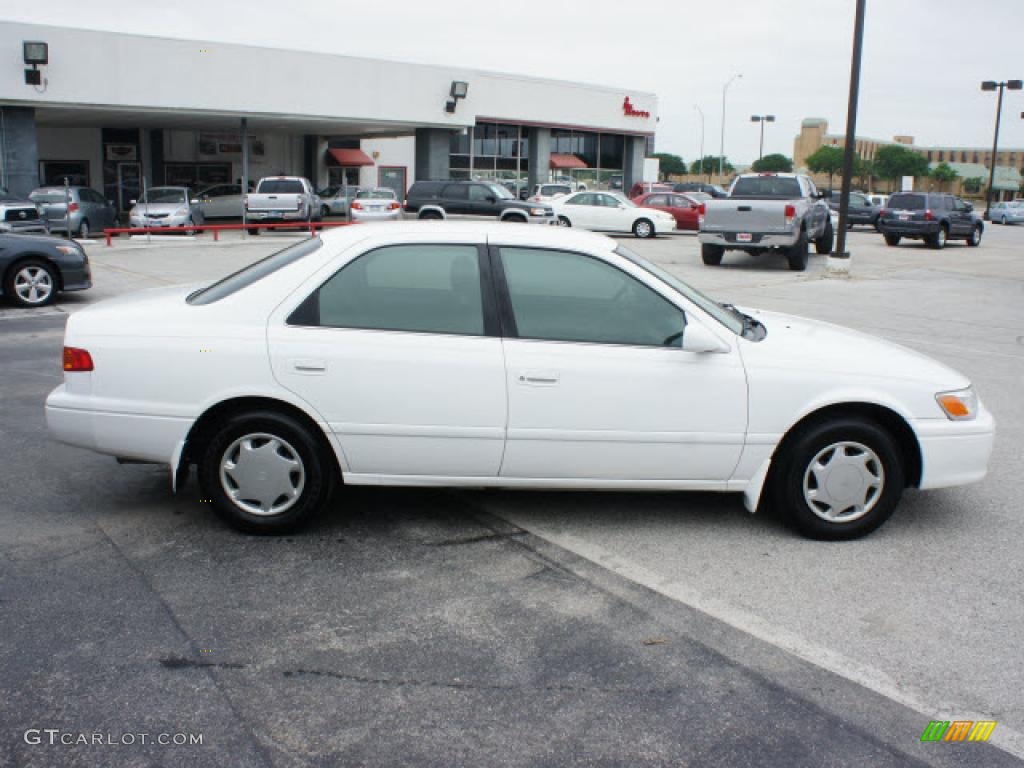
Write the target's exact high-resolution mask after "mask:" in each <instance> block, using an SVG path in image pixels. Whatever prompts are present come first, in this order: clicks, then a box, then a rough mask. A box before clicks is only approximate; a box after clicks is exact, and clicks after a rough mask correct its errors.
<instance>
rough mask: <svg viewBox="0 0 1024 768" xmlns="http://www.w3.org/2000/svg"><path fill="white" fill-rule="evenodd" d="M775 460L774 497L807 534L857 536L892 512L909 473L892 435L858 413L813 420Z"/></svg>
mask: <svg viewBox="0 0 1024 768" xmlns="http://www.w3.org/2000/svg"><path fill="white" fill-rule="evenodd" d="M783 450H784V451H785V453H784V454H783V455H777V456H776V457H775V459H774V460H773V463H774V464H775V466H773V468H772V474H771V478H770V487H769V493H770V499H771V504H772V505H773V507H774V508H775V510H776V511H777V512H779V513H781V514H782V516H783V517H784V518H785V519H786V520H787V521H788V522H789V523H790V524H791V525H793V526H794V527H795V528H796V529H797V530H799V531H800V532H801V533H802V534H804V535H805V536H808V537H811V538H815V539H829V540H841V539H853V538H857V537H858V536H863V535H865V534H867V533H870V532H871V531H873V530H875V529H876V528H877V527H878V526H880V525H881V524H882V523H884V522H885V521H886V520H888V519H889V517H890V516H891V515H892V513H893V511H894V510H895V509H896V504H897V503H898V502H899V500H900V496H901V495H902V494H903V488H904V484H905V475H904V469H903V464H902V461H901V460H900V454H899V450H898V448H897V445H896V442H895V440H893V438H892V435H890V434H889V432H887V431H886V430H885V429H883V428H882V427H880V426H879V425H877V424H875V423H874V422H871V421H867V420H861V419H857V418H853V417H845V418H840V419H836V420H832V421H824V422H819V423H817V424H814V425H812V426H809V427H807V428H805V429H803V430H802V431H801V432H799V433H798V434H797V435H796V436H794V438H793V439H791V440H787V442H786V444H785V446H784V449H783Z"/></svg>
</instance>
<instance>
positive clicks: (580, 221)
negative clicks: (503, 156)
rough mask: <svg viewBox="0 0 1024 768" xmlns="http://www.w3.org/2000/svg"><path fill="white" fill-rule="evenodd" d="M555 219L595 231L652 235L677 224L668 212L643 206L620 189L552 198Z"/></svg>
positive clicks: (641, 235)
mask: <svg viewBox="0 0 1024 768" xmlns="http://www.w3.org/2000/svg"><path fill="white" fill-rule="evenodd" d="M551 207H552V208H554V209H555V216H557V217H558V223H559V224H561V225H562V226H563V227H580V228H581V229H589V230H593V231H594V232H632V233H633V234H634V235H635V236H636V237H654V236H656V235H664V234H668V233H669V232H672V231H674V230H675V228H676V220H675V217H674V216H673V215H672V214H671V213H667V212H665V211H659V210H657V209H655V208H643V207H641V206H638V205H637V204H636V203H634V202H633V201H631V200H627V199H626V198H625V197H624V196H623V195H622V193H620V192H576V193H574V194H572V195H568V196H566V197H559V198H556V199H555V200H552V201H551Z"/></svg>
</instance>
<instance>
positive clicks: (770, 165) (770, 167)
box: [750, 153, 793, 173]
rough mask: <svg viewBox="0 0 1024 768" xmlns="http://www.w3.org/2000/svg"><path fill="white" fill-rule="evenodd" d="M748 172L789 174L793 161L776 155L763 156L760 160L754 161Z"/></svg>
mask: <svg viewBox="0 0 1024 768" xmlns="http://www.w3.org/2000/svg"><path fill="white" fill-rule="evenodd" d="M750 170H752V171H753V172H754V173H772V172H774V173H791V172H792V171H793V161H792V160H790V159H789V158H788V157H786V156H785V155H780V154H778V153H776V154H773V155H765V156H764V157H762V158H761V159H760V160H755V161H754V164H753V165H751V166H750Z"/></svg>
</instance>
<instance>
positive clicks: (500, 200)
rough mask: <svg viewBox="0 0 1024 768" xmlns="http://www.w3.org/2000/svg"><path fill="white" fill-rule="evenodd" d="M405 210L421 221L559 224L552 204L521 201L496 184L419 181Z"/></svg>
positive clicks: (484, 182) (407, 197)
mask: <svg viewBox="0 0 1024 768" xmlns="http://www.w3.org/2000/svg"><path fill="white" fill-rule="evenodd" d="M405 211H406V213H413V214H416V218H418V219H447V218H448V217H449V216H474V217H477V216H479V217H485V218H490V219H498V220H499V221H511V222H522V223H530V224H554V223H556V219H555V218H554V214H553V213H552V210H551V206H550V205H548V204H546V203H537V202H532V201H528V200H527V201H523V200H517V199H516V198H515V197H513V195H512V193H511V192H509V191H508V190H507V189H505V188H504V187H503V186H501V184H498V183H496V182H493V181H417V182H415V183H414V184H413V185H412V186H411V187H410V188H409V192H408V194H406V196H405Z"/></svg>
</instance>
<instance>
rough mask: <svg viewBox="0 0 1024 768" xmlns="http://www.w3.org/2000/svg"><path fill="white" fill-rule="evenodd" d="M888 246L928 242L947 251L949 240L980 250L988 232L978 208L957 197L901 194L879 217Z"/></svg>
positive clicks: (928, 193)
mask: <svg viewBox="0 0 1024 768" xmlns="http://www.w3.org/2000/svg"><path fill="white" fill-rule="evenodd" d="M878 231H879V232H881V233H882V235H883V237H885V244H886V245H891V246H897V245H899V244H900V241H901V240H902V239H903V238H908V239H910V240H924V241H925V243H927V244H928V245H929V246H930V247H932V248H937V249H938V248H945V247H946V242H947V241H949V240H966V241H967V244H968V245H970V246H973V247H977V246H978V245H980V244H981V236H982V233H984V231H985V225H984V224H983V223H982V220H981V216H980V215H979V214H977V213H975V211H974V206H972V205H971V204H970V203H967V202H964V201H963V200H961V199H960V198H959V197H954V196H953V195H943V194H937V193H934V192H897V193H896V194H894V195H892V196H891V197H890V198H889V202H888V203H887V204H886V206H885V208H883V209H882V212H881V214H880V215H879V217H878Z"/></svg>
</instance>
